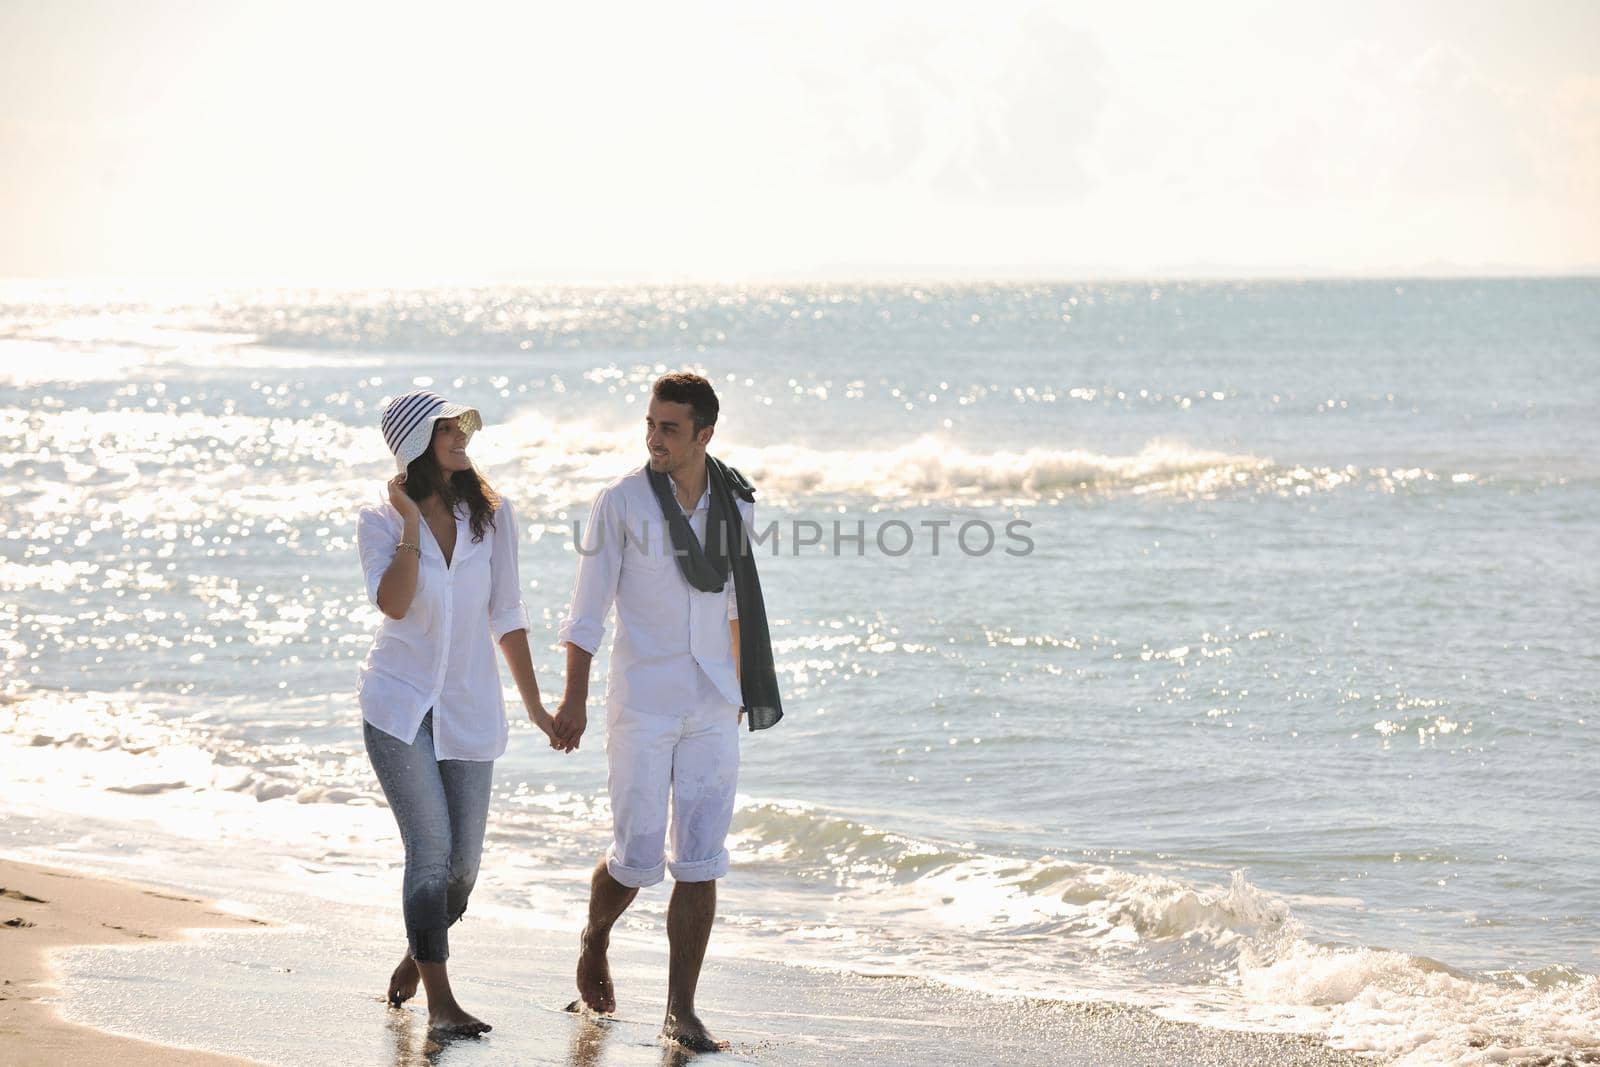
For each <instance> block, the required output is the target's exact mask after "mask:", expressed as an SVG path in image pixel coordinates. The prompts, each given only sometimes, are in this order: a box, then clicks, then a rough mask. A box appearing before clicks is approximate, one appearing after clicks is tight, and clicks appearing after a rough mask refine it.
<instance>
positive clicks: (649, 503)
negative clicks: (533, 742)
mask: <svg viewBox="0 0 1600 1067" xmlns="http://www.w3.org/2000/svg"><path fill="white" fill-rule="evenodd" d="M717 411H718V403H717V395H716V392H715V391H714V390H713V389H712V387H711V383H710V382H708V381H706V380H705V379H704V378H702V377H700V376H699V375H695V374H669V375H667V376H666V377H664V378H661V379H660V380H658V381H657V382H656V383H655V386H654V388H653V389H652V390H651V399H650V407H649V412H648V414H647V416H646V418H645V430H646V433H645V444H646V446H647V447H648V449H649V453H650V458H649V462H648V463H646V464H644V465H643V466H641V467H639V468H638V469H636V470H634V471H632V472H630V473H628V474H625V475H623V476H622V477H621V478H618V479H617V480H616V481H614V482H612V483H611V484H610V485H608V486H606V487H605V488H604V489H602V490H601V491H600V494H599V496H597V497H596V498H595V502H594V507H593V509H592V510H591V512H590V515H589V525H588V527H587V529H585V530H584V531H583V535H582V541H581V548H580V553H581V554H580V557H579V562H578V577H577V581H576V583H575V585H574V588H573V594H572V607H571V609H570V610H569V612H568V614H567V617H566V619H564V620H563V621H562V623H561V629H560V639H561V641H562V642H563V643H565V644H566V647H567V681H566V694H565V696H564V698H563V699H562V701H561V704H560V706H559V709H558V712H557V714H556V717H555V720H554V723H553V728H554V731H555V735H556V738H557V741H558V743H562V744H564V745H567V746H572V747H575V746H576V745H577V743H578V739H579V738H580V737H581V736H582V734H583V731H584V729H585V727H586V725H587V722H588V716H587V708H586V705H587V703H588V696H589V669H590V665H591V662H592V660H593V657H594V654H595V651H596V650H597V649H598V648H599V645H600V638H601V636H602V634H603V633H604V629H605V620H606V616H607V614H608V612H609V611H610V609H611V607H612V604H613V603H615V605H616V609H617V632H616V639H615V641H614V643H613V645H612V650H611V670H610V672H609V675H608V677H607V684H606V765H607V769H608V783H607V784H608V786H609V789H610V794H611V817H612V832H613V839H612V843H611V847H610V848H609V849H607V851H606V855H605V858H604V859H602V860H601V861H600V862H599V864H597V865H596V867H595V870H594V875H593V877H592V878H591V880H590V893H589V917H588V925H587V926H585V927H584V931H583V936H582V950H581V953H580V955H579V958H578V976H577V977H578V993H579V996H580V997H581V998H582V1002H583V1004H585V1005H587V1006H588V1007H589V1008H590V1009H591V1010H592V1011H596V1012H600V1013H607V1012H612V1011H615V1010H616V997H615V994H614V992H613V987H612V983H611V971H610V966H609V964H608V961H607V958H606V952H607V948H608V946H609V943H610V936H611V928H612V926H613V925H614V924H615V923H616V921H617V919H618V918H620V917H621V915H622V913H623V912H624V911H626V910H627V908H628V905H629V904H631V903H632V902H633V899H634V897H635V896H637V895H638V892H639V890H640V889H642V888H644V887H646V886H651V885H655V884H656V883H658V882H660V881H661V880H662V877H663V874H664V872H665V871H666V870H670V871H671V872H672V877H673V879H674V882H675V885H674V887H673V891H672V899H671V902H670V904H669V906H668V910H667V938H668V941H669V943H670V948H671V962H670V964H669V967H668V975H667V1014H666V1021H665V1023H664V1025H663V1028H662V1033H663V1036H665V1037H667V1038H670V1039H671V1040H674V1041H676V1042H678V1043H680V1044H682V1045H684V1046H685V1047H687V1048H690V1049H693V1050H695V1051H703V1052H710V1051H717V1050H719V1049H724V1048H726V1047H727V1045H726V1043H725V1042H719V1041H717V1040H716V1039H715V1038H713V1037H712V1036H711V1034H710V1033H709V1032H708V1031H707V1030H706V1027H705V1025H704V1024H703V1023H702V1022H701V1021H700V1018H699V1016H698V1015H696V1014H695V1007H694V995H695V987H696V986H697V985H698V983H699V980H700V965H701V963H702V961H703V960H704V959H705V952H706V944H707V942H708V941H709V939H710V936H711V924H712V920H713V919H714V918H715V916H716V909H717V879H718V878H720V877H722V875H724V874H726V873H727V870H728V852H727V848H726V847H725V845H724V841H725V838H726V837H727V834H728V825H729V823H730V822H731V820H732V818H733V797H734V788H735V785H736V783H737V779H738V769H739V736H738V726H739V722H740V718H741V716H742V715H744V714H746V713H748V714H749V716H750V727H751V729H758V728H764V727H767V726H771V725H772V724H773V723H775V722H777V720H778V719H779V718H781V717H782V714H783V713H782V709H781V707H780V706H779V700H778V693H777V684H776V676H775V674H774V672H773V668H772V649H771V643H770V640H769V636H768V633H767V626H766V613H765V606H764V605H763V603H762V601H761V586H760V582H759V580H758V579H757V577H756V572H755V562H754V556H753V553H751V551H750V549H749V540H748V535H747V531H748V529H749V526H750V523H751V522H752V521H753V518H754V505H753V503H752V501H753V499H754V496H755V493H754V490H753V489H751V487H750V485H749V483H748V482H746V481H745V480H744V478H743V476H742V475H740V474H739V472H738V471H736V470H734V469H733V468H731V467H727V466H726V465H724V464H722V463H721V462H720V461H718V460H717V459H715V458H714V457H709V456H707V455H706V446H707V445H708V444H709V443H710V442H711V438H712V435H713V433H714V432H715V429H716V422H717ZM741 614H742V615H744V616H745V620H744V621H745V624H746V625H745V628H744V634H743V636H744V642H743V644H741V640H740V637H741V634H740V616H741ZM741 709H742V710H741ZM669 807H670V810H671V838H672V842H671V843H672V855H671V860H670V861H668V860H667V858H666V853H665V844H666V837H667V829H668V817H667V816H668V810H669ZM577 1008H578V1003H577V1002H576V1001H574V1002H573V1004H572V1005H571V1010H577Z"/></svg>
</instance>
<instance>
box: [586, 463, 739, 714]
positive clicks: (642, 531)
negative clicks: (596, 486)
mask: <svg viewBox="0 0 1600 1067" xmlns="http://www.w3.org/2000/svg"><path fill="white" fill-rule="evenodd" d="M669 477H670V476H669ZM676 488H677V486H676V484H675V483H674V485H673V489H674V494H676ZM735 499H736V500H737V503H738V507H739V514H740V517H741V518H743V519H744V523H745V528H746V530H749V529H750V528H751V524H752V523H753V522H754V519H755V505H754V504H752V503H750V502H749V501H746V500H742V499H739V498H737V497H736V498H735ZM710 507H711V491H710V487H709V486H707V488H706V491H705V492H703V493H701V495H700V500H699V502H698V503H697V504H696V505H695V507H694V510H693V511H692V512H685V514H686V515H687V516H688V519H689V525H690V527H691V528H692V529H693V530H694V534H695V537H696V539H697V540H699V541H700V543H701V544H702V545H704V544H705V531H706V518H707V515H708V514H709V511H710ZM578 544H579V549H580V552H579V556H578V577H577V580H576V582H575V583H574V585H573V590H572V605H571V607H570V608H569V609H568V611H567V617H566V618H565V619H563V620H562V622H561V628H560V631H559V638H560V640H561V641H562V642H568V641H570V642H572V643H573V644H574V645H577V646H578V647H579V648H581V649H583V650H585V651H586V652H589V653H590V654H594V653H595V652H597V651H599V648H600V640H601V638H602V637H603V636H604V634H605V624H606V617H607V615H609V614H610V611H611V608H612V605H613V604H615V606H616V609H617V633H616V639H615V640H614V641H613V643H612V647H611V669H610V671H609V673H608V674H607V679H606V703H607V704H609V705H616V706H619V707H622V708H636V709H640V710H645V711H669V710H679V709H686V708H688V707H690V706H692V705H693V704H695V703H696V702H697V699H698V698H697V696H696V693H697V690H698V688H699V687H698V685H697V677H696V671H695V668H696V667H698V668H699V670H701V671H704V672H705V675H706V677H707V678H709V679H710V680H711V682H712V683H713V684H714V685H715V686H716V689H717V691H718V692H719V693H721V695H722V696H723V697H724V698H725V699H726V700H727V701H728V702H729V703H731V704H733V705H735V706H742V705H743V703H744V699H743V697H742V696H741V694H740V690H739V677H738V674H737V672H736V671H735V668H734V663H733V644H732V640H731V637H730V635H729V632H728V621H729V620H730V619H737V618H738V617H739V604H738V600H737V598H736V597H735V595H734V582H733V575H732V574H731V573H730V574H729V576H728V580H727V582H726V583H724V585H723V588H722V591H721V592H717V593H702V592H701V591H700V590H698V589H696V588H694V587H693V586H691V585H690V584H689V582H688V580H687V579H685V578H684V576H683V572H682V571H681V570H680V569H679V567H678V560H677V557H676V556H674V555H673V552H672V536H671V534H670V533H669V532H668V529H667V523H666V519H665V518H664V517H663V516H662V514H661V505H660V504H659V503H658V502H657V500H656V495H655V491H654V490H653V489H652V488H651V486H650V478H649V475H648V473H647V468H646V466H640V467H639V468H638V469H637V470H634V471H631V472H629V473H628V474H625V475H623V476H622V477H620V478H618V479H617V480H616V481H614V482H612V483H611V484H610V485H607V486H606V487H605V488H604V489H602V490H600V493H599V495H598V496H596V497H595V501H594V506H593V507H592V508H591V509H590V512H589V521H588V524H587V525H586V526H585V527H584V528H583V530H582V531H581V533H580V540H579V542H578ZM732 547H733V546H730V551H731V550H732Z"/></svg>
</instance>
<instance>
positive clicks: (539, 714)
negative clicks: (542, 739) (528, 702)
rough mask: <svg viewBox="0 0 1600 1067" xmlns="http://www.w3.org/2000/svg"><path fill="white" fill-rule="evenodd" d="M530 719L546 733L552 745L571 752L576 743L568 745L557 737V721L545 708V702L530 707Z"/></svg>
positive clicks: (562, 750)
mask: <svg viewBox="0 0 1600 1067" xmlns="http://www.w3.org/2000/svg"><path fill="white" fill-rule="evenodd" d="M528 721H529V722H531V723H533V725H535V726H537V727H538V728H539V729H540V730H541V731H543V733H544V735H545V736H546V737H548V738H549V739H550V747H551V748H553V749H556V750H557V751H559V752H571V751H572V750H573V749H574V748H576V747H578V746H576V745H572V746H570V747H569V746H568V745H566V744H565V743H563V742H562V741H560V740H558V739H557V737H556V721H555V719H554V718H552V717H551V715H550V713H549V712H548V711H546V710H544V705H543V704H536V705H534V706H533V707H530V708H529V709H528Z"/></svg>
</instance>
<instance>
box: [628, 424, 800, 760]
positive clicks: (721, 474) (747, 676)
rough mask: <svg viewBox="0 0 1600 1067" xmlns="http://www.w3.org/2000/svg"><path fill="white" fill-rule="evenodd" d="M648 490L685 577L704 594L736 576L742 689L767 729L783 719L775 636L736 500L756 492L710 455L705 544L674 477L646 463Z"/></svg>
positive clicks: (760, 726)
mask: <svg viewBox="0 0 1600 1067" xmlns="http://www.w3.org/2000/svg"><path fill="white" fill-rule="evenodd" d="M645 473H646V474H648V475H649V476H650V488H651V489H653V490H655V494H656V502H657V503H659V504H660V505H661V516H662V518H664V519H665V520H666V523H667V531H668V533H669V534H670V535H671V537H672V552H673V555H675V556H676V557H677V558H678V569H679V570H680V571H682V572H683V577H684V579H685V580H686V581H687V582H688V583H689V584H690V585H692V586H694V587H695V588H696V589H698V590H700V591H701V592H702V593H720V592H721V591H722V589H723V586H724V585H725V584H726V582H727V580H728V575H729V573H730V572H731V573H732V574H733V591H734V596H735V597H737V599H738V601H739V687H740V689H741V690H742V695H743V697H744V711H745V714H746V715H747V716H748V717H749V722H750V729H752V730H765V729H766V728H767V727H769V726H773V725H776V723H777V721H778V720H779V719H781V718H783V702H782V700H781V699H779V696H778V672H777V670H776V669H775V668H774V667H773V665H772V634H771V633H770V632H769V631H768V629H767V605H766V601H765V600H763V599H762V597H761V579H760V578H759V577H758V576H757V575H756V559H755V551H754V549H753V548H752V547H751V545H750V535H749V531H747V530H746V529H745V528H744V516H742V515H740V514H739V505H738V504H737V503H736V502H735V501H734V494H735V493H737V494H738V495H739V496H740V497H742V498H744V499H745V500H751V501H753V500H755V498H756V491H755V487H754V486H752V485H751V484H750V483H749V482H748V481H747V480H746V479H745V476H744V475H742V474H740V473H739V472H738V471H737V470H735V469H733V468H732V467H730V466H728V465H727V464H726V463H723V462H722V461H721V460H719V459H716V458H714V457H712V456H707V457H706V481H707V483H708V485H709V487H710V489H711V507H710V509H709V510H708V511H707V513H706V543H705V547H704V548H702V547H701V545H700V542H699V540H698V539H696V538H695V535H694V527H692V526H690V525H689V519H688V516H686V515H684V513H683V509H682V508H681V507H679V506H678V499H677V497H676V496H675V495H674V494H673V491H672V480H671V479H670V478H668V477H667V476H666V475H665V474H660V473H658V472H657V471H656V470H655V469H653V468H652V467H651V466H650V465H649V464H648V463H647V464H645Z"/></svg>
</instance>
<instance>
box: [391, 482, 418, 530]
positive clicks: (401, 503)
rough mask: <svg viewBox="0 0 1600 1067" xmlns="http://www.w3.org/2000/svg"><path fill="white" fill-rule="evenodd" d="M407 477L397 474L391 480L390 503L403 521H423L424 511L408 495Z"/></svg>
mask: <svg viewBox="0 0 1600 1067" xmlns="http://www.w3.org/2000/svg"><path fill="white" fill-rule="evenodd" d="M405 481H406V476H405V475H404V474H397V475H395V476H394V477H393V478H390V479H389V482H388V485H389V503H390V504H391V505H392V506H393V507H394V509H395V510H396V511H398V512H399V513H400V517H401V518H402V519H416V520H418V521H421V519H422V509H421V508H419V507H417V502H416V501H415V500H412V499H411V498H410V497H409V496H407V495H406V490H405Z"/></svg>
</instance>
